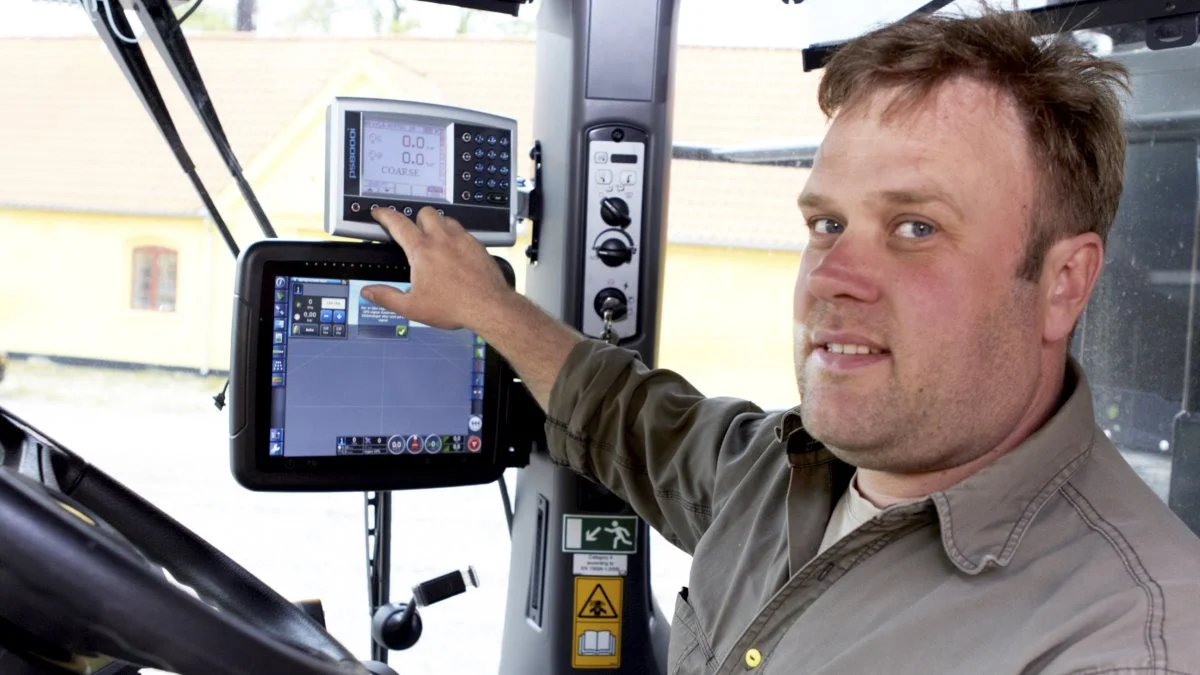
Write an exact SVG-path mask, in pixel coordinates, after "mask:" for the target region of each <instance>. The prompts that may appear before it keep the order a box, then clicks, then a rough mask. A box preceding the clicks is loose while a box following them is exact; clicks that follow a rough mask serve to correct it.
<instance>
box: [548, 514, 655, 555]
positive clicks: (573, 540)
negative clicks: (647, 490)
mask: <svg viewBox="0 0 1200 675" xmlns="http://www.w3.org/2000/svg"><path fill="white" fill-rule="evenodd" d="M637 528H638V518H637V516H573V515H569V514H564V515H563V546H562V550H563V553H609V554H614V553H615V554H626V555H628V554H632V553H637Z"/></svg>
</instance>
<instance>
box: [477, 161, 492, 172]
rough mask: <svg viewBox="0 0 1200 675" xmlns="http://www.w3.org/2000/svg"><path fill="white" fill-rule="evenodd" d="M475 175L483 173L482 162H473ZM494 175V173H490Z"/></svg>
mask: <svg viewBox="0 0 1200 675" xmlns="http://www.w3.org/2000/svg"><path fill="white" fill-rule="evenodd" d="M475 173H483V162H475ZM492 173H495V171H492Z"/></svg>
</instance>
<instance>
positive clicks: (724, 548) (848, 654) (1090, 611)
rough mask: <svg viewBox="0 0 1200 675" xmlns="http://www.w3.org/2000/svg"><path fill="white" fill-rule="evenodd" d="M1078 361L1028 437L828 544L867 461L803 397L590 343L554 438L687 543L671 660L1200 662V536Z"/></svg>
mask: <svg viewBox="0 0 1200 675" xmlns="http://www.w3.org/2000/svg"><path fill="white" fill-rule="evenodd" d="M1067 375H1068V377H1067V383H1066V391H1065V393H1064V399H1065V400H1064V402H1063V404H1062V407H1061V408H1060V410H1059V411H1058V412H1057V414H1056V415H1055V416H1054V417H1053V418H1052V419H1051V420H1050V421H1049V422H1048V423H1047V424H1046V425H1045V426H1044V427H1043V428H1042V429H1041V430H1039V431H1038V432H1037V433H1036V434H1034V435H1033V436H1032V437H1031V438H1029V439H1028V440H1027V441H1026V442H1025V443H1023V444H1022V445H1021V446H1019V447H1018V448H1016V449H1014V450H1013V451H1011V452H1010V453H1008V454H1006V455H1005V456H1003V457H1002V458H1000V459H999V460H998V461H997V462H995V463H994V464H992V465H990V466H988V467H986V468H984V469H983V470H981V471H979V472H978V473H976V474H975V475H973V476H971V477H969V478H967V479H966V480H964V481H962V482H961V483H959V484H957V485H955V486H954V487H952V488H950V489H948V490H945V491H942V492H937V493H934V494H932V495H929V496H928V497H927V498H925V499H923V500H921V501H919V502H915V503H909V504H904V505H898V506H893V507H890V508H887V509H884V510H883V512H882V513H880V514H879V515H878V516H876V517H875V518H873V519H872V520H871V521H870V522H868V523H867V524H866V525H864V526H862V527H860V528H859V529H857V530H856V531H854V532H853V533H852V534H850V535H848V536H846V537H844V538H843V539H842V540H841V541H839V542H837V543H836V544H835V545H833V546H832V547H831V548H829V549H828V550H826V551H825V552H824V553H822V554H820V555H817V549H818V547H819V545H820V543H821V539H822V536H823V534H824V532H825V526H826V524H827V523H828V521H829V518H830V514H831V512H832V509H833V506H834V504H835V503H836V500H837V499H838V497H839V496H840V495H841V494H842V492H843V491H844V490H845V489H846V487H847V484H848V482H849V480H850V478H851V476H852V475H853V472H854V468H853V467H852V466H849V465H847V464H845V463H843V462H841V461H839V460H838V459H836V458H835V457H834V456H833V455H832V454H830V453H829V451H828V450H826V449H824V448H823V447H822V446H821V444H819V443H817V442H815V441H814V440H812V439H811V438H810V437H809V436H808V435H807V434H806V433H805V432H804V429H803V428H802V426H801V423H800V417H799V415H798V413H796V412H794V411H789V412H786V413H765V412H764V411H762V410H761V409H759V408H758V407H756V406H755V405H754V404H751V403H748V402H746V401H741V400H735V399H730V398H706V397H705V396H703V395H702V394H701V393H700V392H699V391H697V390H696V389H695V388H694V387H692V386H691V385H689V384H688V383H687V382H686V381H685V380H683V379H682V378H681V377H680V376H679V375H677V374H675V373H672V372H669V371H666V370H661V369H660V370H651V369H648V368H647V367H645V365H644V364H642V363H641V362H640V361H639V360H637V358H636V354H634V353H633V352H630V351H628V350H624V349H619V348H615V347H612V346H609V345H606V344H604V343H600V342H595V341H587V342H583V343H580V344H579V345H578V346H577V347H576V348H575V349H574V350H573V351H572V352H571V355H570V357H569V358H568V361H567V363H566V365H565V367H564V369H563V371H562V373H561V374H560V377H559V379H558V381H557V382H556V383H555V385H554V388H553V391H552V394H551V400H550V406H549V407H550V409H549V411H548V415H547V423H546V432H547V441H548V445H549V449H550V453H551V457H552V458H553V459H554V461H556V462H558V463H560V464H562V465H564V466H569V467H571V468H572V469H573V470H575V471H577V472H579V473H581V474H583V475H585V476H587V477H589V478H591V479H593V480H595V481H597V482H599V483H601V484H603V485H604V486H606V487H607V488H609V489H610V490H612V491H613V492H615V493H616V494H618V495H619V496H621V497H622V498H624V499H625V500H626V501H627V502H629V503H630V504H631V505H632V507H633V508H634V509H635V510H636V511H637V513H638V514H639V515H640V516H642V518H644V519H645V520H646V521H647V523H649V525H650V526H652V527H654V528H656V529H657V530H658V531H659V532H660V533H662V534H663V536H664V537H666V538H667V539H668V540H670V541H672V542H674V543H675V544H676V545H678V546H679V547H681V548H682V549H683V550H684V551H687V552H689V553H691V554H692V556H693V564H692V569H691V574H690V580H689V583H688V587H687V588H685V589H684V590H683V591H682V592H680V594H679V596H678V598H677V600H676V605H675V608H674V617H673V621H672V626H671V645H670V653H669V664H668V672H669V673H671V674H672V675H673V674H676V673H686V674H689V675H691V674H697V675H699V674H705V675H709V674H717V673H719V674H721V675H730V674H733V673H739V674H745V673H751V674H753V675H782V674H784V673H787V674H789V675H791V674H799V673H805V674H807V673H839V674H841V673H851V674H857V673H894V674H903V673H912V674H914V675H916V674H920V675H928V674H930V673H1138V674H1149V673H1189V674H1192V675H1200V540H1198V539H1197V537H1196V536H1194V535H1193V533H1192V532H1191V531H1190V530H1189V529H1188V528H1187V527H1186V526H1185V525H1184V524H1183V523H1182V522H1181V521H1180V520H1179V519H1178V518H1177V517H1176V516H1175V515H1174V514H1173V513H1172V512H1171V511H1170V510H1169V509H1168V508H1167V506H1166V505H1165V504H1163V502H1162V501H1161V500H1160V499H1159V498H1158V496H1157V495H1156V494H1155V493H1154V492H1153V491H1151V490H1150V488H1149V487H1148V486H1147V485H1146V484H1145V482H1144V481H1143V480H1142V479H1141V478H1140V477H1139V476H1138V475H1137V474H1136V473H1134V471H1133V470H1132V469H1131V468H1130V466H1129V465H1128V463H1127V462H1126V461H1125V460H1124V459H1123V458H1122V456H1121V455H1120V454H1119V453H1118V452H1117V450H1116V449H1115V448H1114V447H1113V445H1112V443H1111V442H1110V441H1109V440H1108V439H1107V438H1106V437H1105V436H1104V434H1103V433H1101V432H1100V430H1099V429H1098V428H1097V426H1096V424H1095V420H1094V418H1093V412H1092V400H1091V393H1090V391H1089V389H1088V386H1087V382H1086V378H1085V377H1084V375H1083V373H1082V371H1081V370H1080V368H1079V366H1078V365H1077V364H1076V363H1075V362H1073V361H1072V362H1070V364H1069V366H1068V372H1067ZM979 394H980V403H981V405H986V399H987V389H986V387H981V389H980V392H979Z"/></svg>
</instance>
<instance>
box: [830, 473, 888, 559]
mask: <svg viewBox="0 0 1200 675" xmlns="http://www.w3.org/2000/svg"><path fill="white" fill-rule="evenodd" d="M882 510H883V509H880V508H878V507H876V506H875V505H874V504H872V503H871V502H869V501H867V498H866V497H863V496H862V493H861V492H859V491H858V474H855V475H854V478H853V479H851V480H850V485H849V487H847V488H846V491H845V492H843V493H842V496H841V498H840V499H838V503H837V506H835V507H833V515H832V516H830V517H829V525H827V526H826V527H825V538H824V539H822V540H821V548H820V550H819V551H817V555H820V554H821V553H823V552H824V551H825V549H827V548H829V547H830V546H833V545H834V544H835V543H837V541H838V540H839V539H841V538H842V537H844V536H846V535H848V534H850V533H851V532H853V531H854V530H856V529H858V527H859V526H860V525H863V524H864V523H866V522H867V521H868V520H870V519H872V518H874V517H875V514H877V513H879V512H880V511H882Z"/></svg>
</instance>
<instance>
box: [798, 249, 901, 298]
mask: <svg viewBox="0 0 1200 675" xmlns="http://www.w3.org/2000/svg"><path fill="white" fill-rule="evenodd" d="M875 248H876V247H875V246H874V245H873V244H872V242H871V241H869V238H867V237H861V236H860V237H852V236H848V235H842V236H841V237H839V238H838V240H837V241H836V242H834V244H833V246H832V247H830V248H828V249H825V250H821V251H813V250H811V249H810V251H809V252H808V253H806V255H810V254H811V255H813V258H814V261H815V263H814V264H812V265H811V267H810V268H809V272H808V275H807V277H806V278H805V281H804V282H805V286H806V287H807V290H808V292H809V293H810V294H812V295H813V296H814V297H816V298H818V299H821V300H824V301H826V302H835V301H838V300H856V301H859V302H875V301H876V300H878V299H879V295H880V288H879V283H878V279H879V275H880V274H881V265H882V263H883V260H882V256H881V255H879V253H878V252H877V251H876V250H875Z"/></svg>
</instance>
